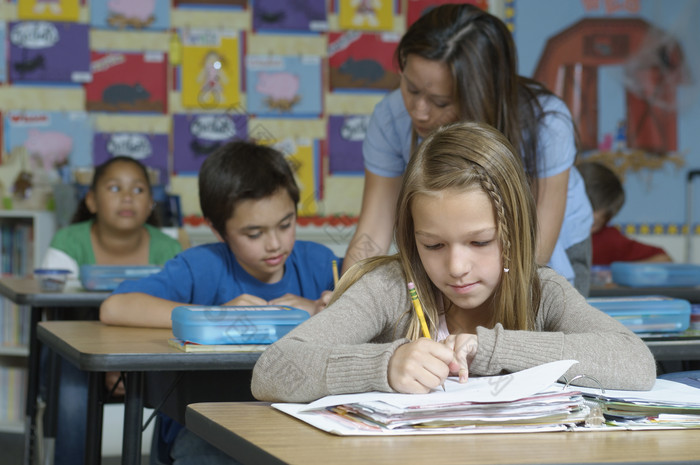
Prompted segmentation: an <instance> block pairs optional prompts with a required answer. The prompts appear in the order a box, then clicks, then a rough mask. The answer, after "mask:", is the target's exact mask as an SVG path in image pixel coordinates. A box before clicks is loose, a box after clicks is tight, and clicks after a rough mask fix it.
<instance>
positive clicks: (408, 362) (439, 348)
mask: <svg viewBox="0 0 700 465" xmlns="http://www.w3.org/2000/svg"><path fill="white" fill-rule="evenodd" d="M454 357H455V354H454V352H453V351H452V349H450V348H449V347H447V346H446V345H445V344H441V343H439V342H436V341H433V340H431V339H428V338H424V337H422V338H420V339H418V340H417V341H413V342H409V343H408V344H404V345H402V346H400V347H399V348H397V349H396V351H395V352H394V354H393V355H392V356H391V358H390V359H389V368H388V372H387V378H388V381H389V386H391V387H392V388H393V389H394V390H395V391H397V392H403V393H408V394H425V393H427V392H430V390H431V389H435V388H437V387H438V386H440V385H442V383H444V382H445V379H447V376H448V375H449V374H450V364H452V363H453V362H454Z"/></svg>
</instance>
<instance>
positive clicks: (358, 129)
mask: <svg viewBox="0 0 700 465" xmlns="http://www.w3.org/2000/svg"><path fill="white" fill-rule="evenodd" d="M369 118H370V116H369V115H330V116H329V117H328V138H327V140H328V162H329V166H328V167H329V170H330V174H340V175H355V174H359V175H361V174H363V172H364V162H363V160H362V142H363V141H364V140H365V134H366V133H367V125H368V124H369Z"/></svg>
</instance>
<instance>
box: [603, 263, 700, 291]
mask: <svg viewBox="0 0 700 465" xmlns="http://www.w3.org/2000/svg"><path fill="white" fill-rule="evenodd" d="M610 272H611V274H612V280H613V282H614V283H616V284H619V285H621V286H630V287H693V286H697V285H700V265H691V264H685V263H638V262H613V263H612V264H611V265H610Z"/></svg>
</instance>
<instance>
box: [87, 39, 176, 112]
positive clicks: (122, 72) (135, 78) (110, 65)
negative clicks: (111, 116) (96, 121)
mask: <svg viewBox="0 0 700 465" xmlns="http://www.w3.org/2000/svg"><path fill="white" fill-rule="evenodd" d="M90 67H91V69H92V76H93V78H92V82H90V83H89V84H86V85H85V98H86V104H85V106H86V109H87V110H88V111H106V112H131V113H133V112H137V113H166V111H167V100H168V99H167V74H166V73H167V57H166V54H165V53H163V52H159V51H153V52H143V53H131V52H128V53H127V52H117V51H110V52H92V61H91V65H90Z"/></svg>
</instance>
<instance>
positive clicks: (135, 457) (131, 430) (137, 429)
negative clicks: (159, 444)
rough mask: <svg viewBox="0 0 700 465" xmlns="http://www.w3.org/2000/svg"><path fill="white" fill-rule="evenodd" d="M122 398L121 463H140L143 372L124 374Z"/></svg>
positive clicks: (131, 464)
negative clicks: (122, 431)
mask: <svg viewBox="0 0 700 465" xmlns="http://www.w3.org/2000/svg"><path fill="white" fill-rule="evenodd" d="M125 386H126V397H125V400H124V442H123V443H122V465H138V464H140V463H141V435H142V432H141V425H142V423H143V373H141V372H129V373H127V374H126V382H125Z"/></svg>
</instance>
